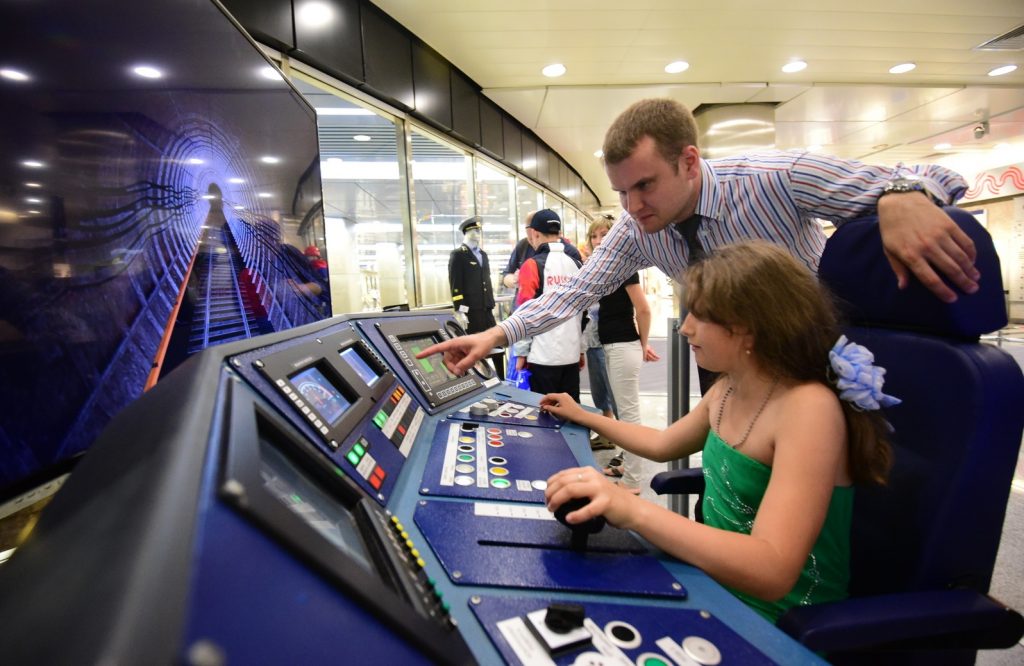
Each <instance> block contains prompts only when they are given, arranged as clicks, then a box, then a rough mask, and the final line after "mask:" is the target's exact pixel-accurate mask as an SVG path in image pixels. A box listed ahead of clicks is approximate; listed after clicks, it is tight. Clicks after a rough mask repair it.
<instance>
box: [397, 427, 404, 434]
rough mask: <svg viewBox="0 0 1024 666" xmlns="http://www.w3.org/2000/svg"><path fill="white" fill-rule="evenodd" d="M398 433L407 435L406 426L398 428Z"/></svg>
mask: <svg viewBox="0 0 1024 666" xmlns="http://www.w3.org/2000/svg"><path fill="white" fill-rule="evenodd" d="M398 432H400V433H402V434H403V435H404V434H405V426H404V425H400V426H398Z"/></svg>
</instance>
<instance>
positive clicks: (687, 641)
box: [683, 636, 722, 666]
mask: <svg viewBox="0 0 1024 666" xmlns="http://www.w3.org/2000/svg"><path fill="white" fill-rule="evenodd" d="M683 651H684V652H686V655H687V656H688V657H690V658H691V659H693V660H694V661H695V662H697V663H698V664H705V666H715V664H720V663H722V653H721V652H719V651H718V648H717V647H715V644H714V643H712V642H711V641H709V640H708V639H706V638H701V637H700V636H687V637H686V638H684V639H683Z"/></svg>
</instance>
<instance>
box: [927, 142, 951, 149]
mask: <svg viewBox="0 0 1024 666" xmlns="http://www.w3.org/2000/svg"><path fill="white" fill-rule="evenodd" d="M952 147H953V144H951V143H937V144H935V145H934V146H932V148H934V149H935V150H949V149H950V148H952Z"/></svg>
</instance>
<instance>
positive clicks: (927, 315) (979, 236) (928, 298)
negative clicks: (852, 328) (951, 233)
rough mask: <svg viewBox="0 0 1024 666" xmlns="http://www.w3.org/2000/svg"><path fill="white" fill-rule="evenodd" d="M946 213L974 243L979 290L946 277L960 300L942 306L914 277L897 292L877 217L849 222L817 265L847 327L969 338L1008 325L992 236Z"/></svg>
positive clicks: (954, 211) (963, 215) (970, 220)
mask: <svg viewBox="0 0 1024 666" xmlns="http://www.w3.org/2000/svg"><path fill="white" fill-rule="evenodd" d="M945 210H946V212H947V213H948V214H949V216H950V217H952V218H953V221H954V222H956V223H957V225H959V226H960V228H961V229H963V230H964V231H965V232H966V233H967V235H968V236H970V237H971V240H973V241H974V246H975V248H976V249H977V261H976V262H975V265H976V266H977V268H978V270H979V271H980V272H981V279H980V280H979V288H978V291H977V292H976V293H974V294H965V293H964V292H962V291H961V290H960V289H958V288H957V287H955V286H954V285H952V284H951V283H950V282H949V281H948V280H945V278H943V279H944V280H945V281H946V284H947V285H949V286H950V288H951V289H953V291H955V292H956V294H957V296H958V298H957V301H956V302H955V303H943V302H942V301H940V300H939V299H938V298H936V297H935V295H934V294H932V292H930V291H928V290H927V289H926V288H925V287H924V285H922V284H921V283H920V282H919V281H918V280H917V279H916V278H914V277H913V276H912V277H911V279H910V282H909V284H908V285H907V288H906V289H903V290H900V289H898V288H897V287H896V276H895V275H894V274H893V272H892V268H891V267H890V265H889V262H888V260H887V259H886V257H885V254H884V253H883V251H882V238H881V236H880V235H879V231H878V218H877V217H866V218H861V219H858V220H851V221H850V222H847V223H845V224H843V225H842V226H841V227H839V228H838V229H837V230H836V232H835V233H834V234H833V235H832V237H831V238H829V240H828V243H826V245H825V251H824V252H823V254H822V256H821V263H820V265H819V267H818V276H819V277H820V278H821V280H822V281H823V282H824V283H825V284H826V285H828V287H829V289H831V290H832V293H833V294H835V296H836V297H837V298H838V300H839V306H840V309H841V310H842V312H843V315H844V316H845V317H846V319H847V321H848V322H849V323H851V324H860V325H865V326H882V327H890V328H900V329H908V330H914V331H922V332H928V333H932V334H935V335H941V336H945V337H953V338H971V339H974V338H977V337H978V336H979V335H981V334H983V333H990V332H992V331H995V330H997V329H1000V328H1002V327H1003V326H1006V323H1007V317H1006V300H1005V297H1004V295H1003V277H1002V270H1001V268H1000V266H999V257H998V255H996V249H995V246H994V245H993V243H992V237H991V236H990V235H989V233H988V232H987V231H986V230H985V229H984V227H982V226H981V224H979V223H978V221H977V220H976V219H975V218H974V216H973V215H971V214H970V213H968V212H967V211H965V210H962V209H960V208H953V207H947V208H946V209H945Z"/></svg>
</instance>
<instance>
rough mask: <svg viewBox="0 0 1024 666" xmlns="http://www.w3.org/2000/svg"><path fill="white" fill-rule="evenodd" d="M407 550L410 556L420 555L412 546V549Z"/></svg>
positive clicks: (417, 556)
mask: <svg viewBox="0 0 1024 666" xmlns="http://www.w3.org/2000/svg"><path fill="white" fill-rule="evenodd" d="M409 552H410V553H411V554H412V556H413V557H415V558H417V559H419V556H420V551H418V550H416V549H415V548H413V549H412V550H410V551H409Z"/></svg>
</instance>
